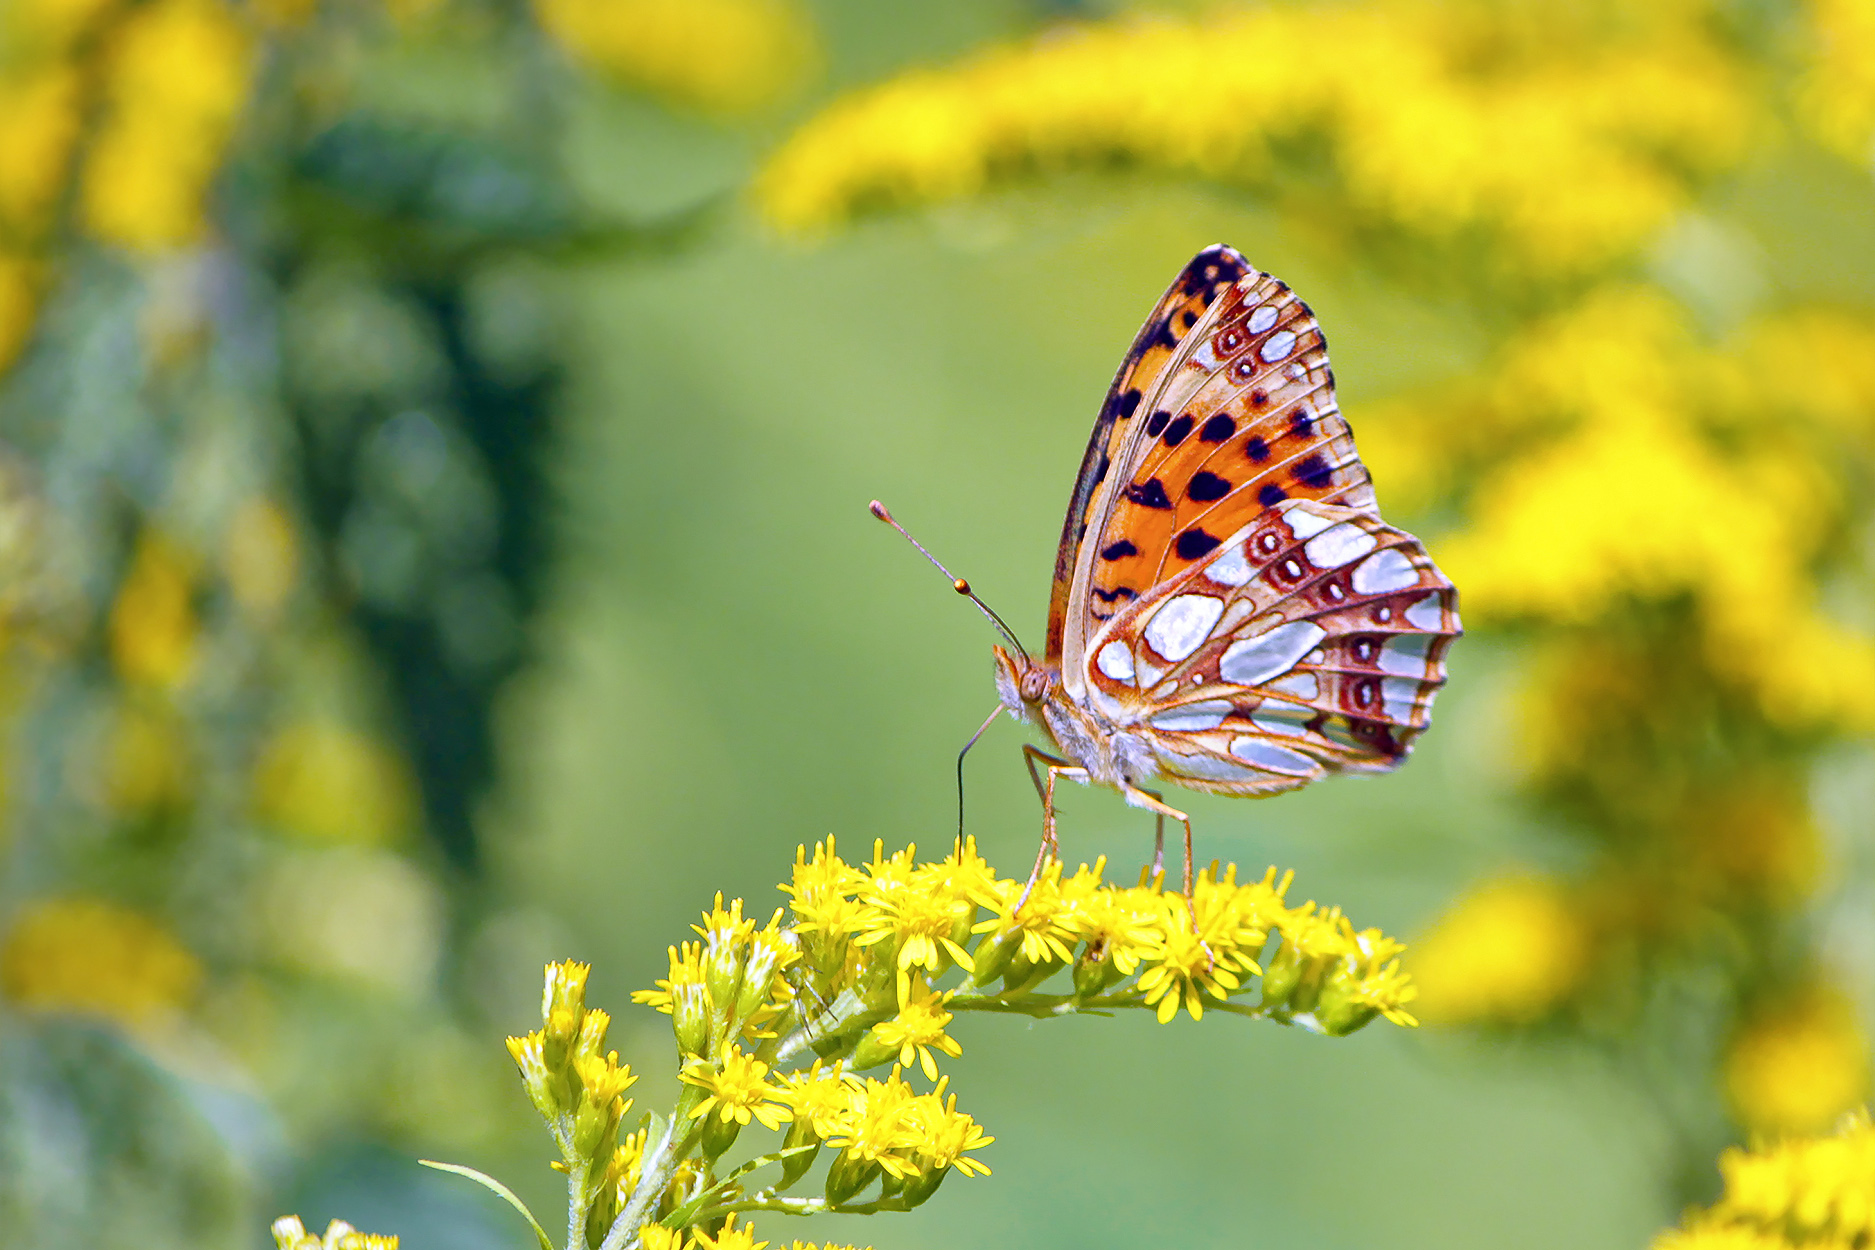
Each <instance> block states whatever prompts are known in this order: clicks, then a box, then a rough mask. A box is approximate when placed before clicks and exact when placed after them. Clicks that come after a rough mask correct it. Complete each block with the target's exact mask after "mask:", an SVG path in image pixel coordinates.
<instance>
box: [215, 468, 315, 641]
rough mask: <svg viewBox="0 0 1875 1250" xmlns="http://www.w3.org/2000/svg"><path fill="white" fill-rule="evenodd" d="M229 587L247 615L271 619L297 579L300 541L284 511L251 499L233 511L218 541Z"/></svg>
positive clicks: (278, 610)
mask: <svg viewBox="0 0 1875 1250" xmlns="http://www.w3.org/2000/svg"><path fill="white" fill-rule="evenodd" d="M221 559H222V569H223V572H224V573H225V575H226V576H227V579H228V590H229V593H231V594H232V595H233V596H234V600H235V602H236V603H238V604H240V605H241V609H242V610H243V611H244V612H246V613H247V614H248V615H249V616H252V617H254V618H255V619H256V620H257V621H260V622H270V621H272V620H273V619H274V618H275V617H276V616H277V615H278V614H279V612H280V609H281V608H282V607H284V606H285V604H286V600H287V596H288V595H290V594H291V593H292V591H293V587H294V585H295V584H296V583H297V582H298V580H299V543H298V540H297V539H296V538H295V536H294V533H293V523H292V521H291V520H290V519H288V517H287V514H286V511H285V510H284V509H282V508H281V507H280V505H278V504H276V503H274V502H273V501H272V500H271V499H261V498H255V499H250V500H248V501H247V502H246V503H243V504H242V505H241V506H240V507H239V508H237V509H236V510H235V513H234V516H233V518H232V519H231V520H230V521H229V523H228V537H227V540H226V541H225V542H224V543H223V545H222V557H221Z"/></svg>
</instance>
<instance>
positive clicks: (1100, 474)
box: [1094, 451, 1113, 486]
mask: <svg viewBox="0 0 1875 1250" xmlns="http://www.w3.org/2000/svg"><path fill="white" fill-rule="evenodd" d="M1112 467H1113V460H1112V458H1111V457H1109V456H1108V455H1107V453H1106V452H1104V451H1103V452H1101V453H1100V467H1099V468H1098V469H1095V470H1094V485H1096V486H1098V485H1100V484H1101V483H1102V482H1104V481H1106V480H1107V470H1108V469H1111V468H1112Z"/></svg>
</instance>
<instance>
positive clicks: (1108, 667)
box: [1094, 638, 1133, 681]
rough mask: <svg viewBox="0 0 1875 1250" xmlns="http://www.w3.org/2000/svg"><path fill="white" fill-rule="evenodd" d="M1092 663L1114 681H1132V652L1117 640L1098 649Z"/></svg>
mask: <svg viewBox="0 0 1875 1250" xmlns="http://www.w3.org/2000/svg"><path fill="white" fill-rule="evenodd" d="M1094 663H1095V664H1096V665H1097V666H1099V668H1100V671H1101V672H1103V673H1105V674H1106V675H1107V676H1109V677H1111V678H1112V679H1113V680H1115V681H1132V680H1133V650H1132V648H1131V647H1128V646H1127V645H1126V644H1125V643H1123V642H1121V641H1120V640H1119V639H1117V638H1116V639H1114V640H1113V641H1112V642H1110V643H1108V644H1107V645H1106V646H1104V647H1102V648H1101V649H1100V654H1099V655H1097V656H1095V657H1094Z"/></svg>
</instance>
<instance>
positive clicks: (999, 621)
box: [867, 499, 1035, 741]
mask: <svg viewBox="0 0 1875 1250" xmlns="http://www.w3.org/2000/svg"><path fill="white" fill-rule="evenodd" d="M867 506H868V507H869V508H870V509H871V510H872V514H873V515H874V516H876V517H878V518H879V519H880V520H881V521H884V522H885V523H886V524H887V525H890V526H891V527H892V528H893V529H895V530H897V531H898V532H899V533H900V534H902V535H904V537H905V541H906V542H908V543H910V544H911V545H912V546H914V547H916V548H917V549H918V551H919V553H920V554H921V555H923V556H924V558H925V559H927V560H929V561H931V563H932V564H935V565H936V566H937V570H938V572H940V573H942V574H944V576H946V577H948V578H950V579H951V588H952V589H953V590H955V591H956V592H957V593H958V594H960V595H962V596H963V597H964V598H966V599H968V600H970V602H972V603H974V604H976V605H977V608H978V609H979V610H980V611H981V612H982V613H983V615H985V616H987V617H989V618H990V624H992V625H994V626H995V627H996V630H997V632H998V633H1000V634H1001V635H1002V636H1003V638H1004V639H1005V640H1006V641H1007V642H1008V643H1009V645H1010V646H1012V647H1014V648H1015V649H1016V651H1017V653H1018V654H1020V655H1021V656H1022V665H1023V667H1024V668H1030V667H1033V666H1034V663H1035V661H1033V660H1031V659H1030V658H1029V650H1028V648H1027V647H1025V646H1023V645H1022V640H1021V639H1020V638H1017V637H1016V631H1015V630H1013V629H1011V628H1009V624H1008V622H1006V621H1004V620H1003V618H1002V617H1000V616H998V615H996V609H994V608H992V607H991V606H990V605H989V604H987V603H985V602H983V600H981V599H979V598H977V592H976V591H974V590H972V589H970V583H969V582H967V581H965V580H964V579H963V578H961V577H959V576H957V575H956V574H955V573H953V572H951V571H950V570H949V569H947V568H945V567H944V562H943V561H942V560H940V559H938V558H937V557H936V556H934V555H932V554H931V553H930V552H929V551H927V550H926V549H925V545H924V544H923V543H921V542H919V541H918V540H917V539H916V538H913V537H912V536H911V533H910V531H908V530H907V529H906V528H905V527H904V526H903V525H900V524H899V523H898V522H897V521H895V520H893V519H892V514H891V513H890V512H887V511H886V508H885V505H884V504H882V503H880V502H879V501H878V500H877V499H875V500H873V501H872V503H871V504H869V505H867ZM973 741H974V739H973Z"/></svg>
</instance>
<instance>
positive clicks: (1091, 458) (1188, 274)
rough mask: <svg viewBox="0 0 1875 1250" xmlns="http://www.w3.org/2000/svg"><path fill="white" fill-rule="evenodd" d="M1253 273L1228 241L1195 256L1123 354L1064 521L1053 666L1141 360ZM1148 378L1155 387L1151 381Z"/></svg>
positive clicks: (1169, 343)
mask: <svg viewBox="0 0 1875 1250" xmlns="http://www.w3.org/2000/svg"><path fill="white" fill-rule="evenodd" d="M1250 272H1252V270H1251V267H1250V262H1249V261H1247V260H1245V259H1244V258H1243V256H1242V255H1241V254H1240V253H1239V252H1238V251H1237V250H1236V249H1235V248H1232V247H1228V246H1226V245H1224V244H1222V243H1216V244H1213V245H1212V246H1210V247H1207V248H1205V249H1204V250H1203V251H1201V252H1199V253H1198V254H1197V255H1196V256H1194V257H1192V258H1191V261H1190V262H1189V263H1188V264H1187V265H1186V266H1185V268H1184V269H1183V270H1181V271H1180V272H1179V275H1178V277H1176V278H1174V279H1173V280H1172V284H1171V285H1170V286H1168V287H1167V288H1166V289H1165V294H1163V295H1161V296H1160V297H1159V302H1158V303H1157V304H1155V305H1153V311H1152V315H1151V316H1150V317H1148V318H1146V323H1145V324H1144V325H1142V326H1141V327H1140V328H1139V333H1138V334H1137V335H1135V336H1134V337H1133V345H1132V346H1131V347H1129V348H1128V349H1127V351H1126V355H1125V356H1124V357H1122V358H1121V360H1120V367H1119V369H1118V370H1117V371H1116V372H1115V373H1114V375H1113V383H1112V385H1111V386H1109V387H1108V388H1107V398H1106V400H1105V401H1104V402H1103V403H1102V404H1101V405H1100V415H1099V416H1097V417H1096V418H1095V419H1094V429H1093V433H1092V434H1090V435H1089V436H1088V439H1087V451H1086V452H1085V453H1083V455H1082V456H1081V467H1080V471H1079V472H1078V473H1077V474H1076V475H1075V478H1074V493H1073V494H1072V495H1070V496H1069V498H1068V513H1067V516H1066V517H1065V518H1063V520H1062V523H1061V542H1060V543H1059V544H1058V545H1057V546H1056V548H1055V576H1054V584H1053V586H1052V588H1051V590H1050V594H1049V600H1048V649H1047V662H1048V663H1049V664H1051V665H1055V666H1059V665H1060V663H1061V642H1062V635H1063V632H1064V630H1065V627H1066V621H1067V613H1068V590H1069V587H1070V583H1071V582H1072V580H1073V578H1074V553H1075V550H1076V549H1077V548H1078V547H1079V546H1080V542H1081V536H1082V535H1083V534H1084V533H1085V532H1086V530H1087V511H1088V508H1089V507H1090V506H1091V505H1092V503H1093V499H1094V491H1095V489H1096V488H1097V487H1098V486H1099V485H1100V483H1101V482H1102V480H1104V479H1105V477H1106V476H1107V469H1108V468H1109V464H1108V459H1107V457H1108V450H1107V449H1108V444H1109V443H1110V441H1111V435H1112V432H1113V427H1114V426H1115V425H1116V424H1118V423H1119V422H1120V421H1123V420H1125V419H1126V418H1128V417H1130V416H1132V415H1133V411H1134V410H1135V409H1136V408H1137V407H1138V406H1139V399H1140V393H1141V392H1142V391H1143V390H1144V389H1145V387H1144V386H1142V385H1136V383H1138V382H1141V381H1142V379H1139V378H1137V377H1136V376H1135V375H1136V374H1137V372H1138V366H1139V362H1140V361H1141V360H1142V359H1143V358H1144V357H1145V356H1146V354H1147V352H1148V351H1150V350H1151V349H1152V348H1153V347H1155V346H1158V347H1163V348H1165V349H1166V350H1167V354H1168V359H1169V355H1170V352H1171V350H1172V349H1175V348H1177V346H1178V344H1179V341H1180V339H1182V338H1183V337H1184V335H1185V332H1186V330H1187V329H1188V328H1189V327H1179V326H1176V325H1174V324H1173V322H1174V318H1175V317H1176V316H1177V314H1178V311H1179V310H1180V308H1181V307H1184V306H1186V305H1188V304H1190V303H1191V302H1193V301H1197V302H1198V304H1199V308H1200V311H1202V310H1203V309H1205V308H1209V307H1210V306H1211V304H1212V303H1213V302H1214V301H1215V300H1216V299H1217V298H1218V296H1219V295H1221V294H1222V293H1223V292H1224V291H1226V290H1228V289H1230V288H1231V287H1232V286H1234V285H1236V283H1237V282H1238V281H1239V280H1240V279H1242V278H1243V277H1244V276H1245V275H1246V274H1249V273H1250ZM1162 365H1163V362H1162ZM1155 376H1156V375H1155ZM1143 381H1144V382H1145V383H1146V384H1148V385H1149V384H1150V381H1151V379H1143Z"/></svg>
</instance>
